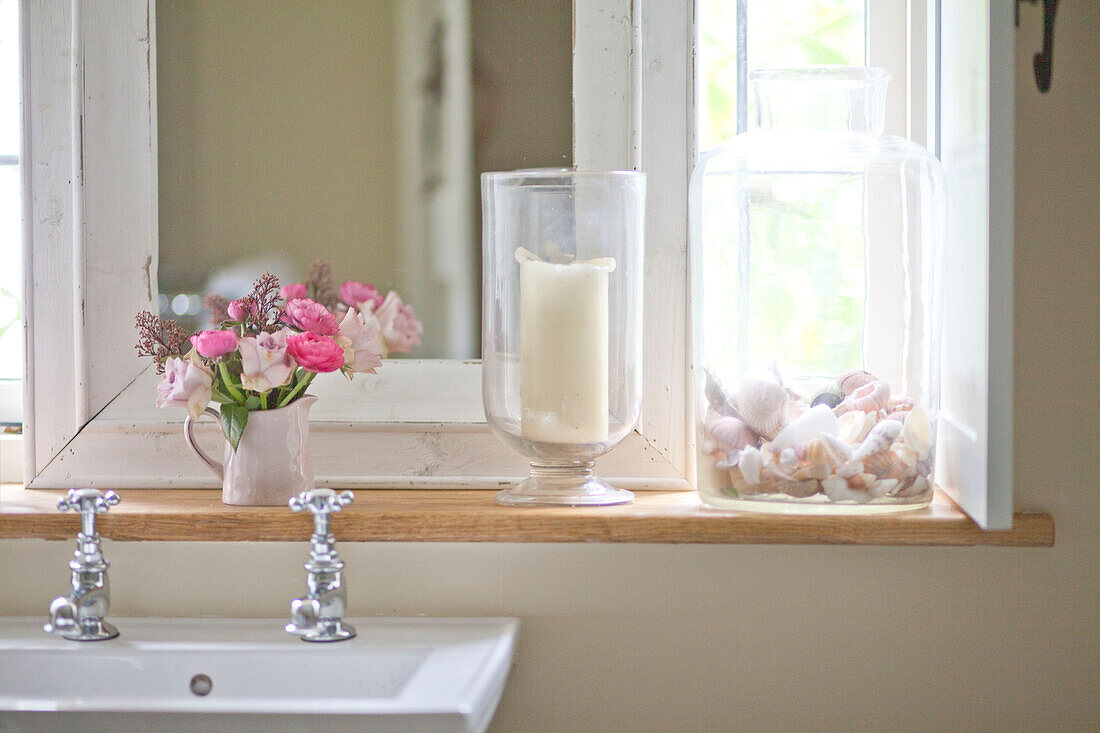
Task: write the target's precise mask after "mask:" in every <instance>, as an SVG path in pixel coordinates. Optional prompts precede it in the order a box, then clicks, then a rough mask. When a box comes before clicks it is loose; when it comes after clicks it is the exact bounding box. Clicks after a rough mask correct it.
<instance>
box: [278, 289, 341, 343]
mask: <svg viewBox="0 0 1100 733" xmlns="http://www.w3.org/2000/svg"><path fill="white" fill-rule="evenodd" d="M283 322H284V323H289V324H290V325H292V326H294V327H295V328H298V329H301V330H302V331H311V332H313V333H315V334H317V335H318V336H334V335H335V334H336V332H337V331H339V330H340V324H339V323H337V322H336V316H334V315H332V313H331V312H330V311H329V309H328V308H326V307H325V306H323V305H321V304H320V303H318V302H317V301H315V300H310V299H309V298H295V299H294V300H291V301H289V302H288V303H287V304H286V315H284V316H283Z"/></svg>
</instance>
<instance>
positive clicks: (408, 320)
mask: <svg viewBox="0 0 1100 733" xmlns="http://www.w3.org/2000/svg"><path fill="white" fill-rule="evenodd" d="M374 317H375V318H377V319H378V325H379V328H380V329H381V333H382V340H383V342H385V345H386V348H387V349H388V350H389V351H411V350H412V347H414V346H416V345H417V344H419V343H420V334H421V333H423V332H424V326H422V325H421V323H420V321H418V320H416V314H415V313H413V309H412V306H411V305H405V304H404V303H402V302H401V296H399V295H398V294H397V293H395V292H394V291H392V290H391V291H390V292H389V294H388V295H386V299H385V300H384V301H383V302H382V305H380V306H378V309H377V310H376V311H374Z"/></svg>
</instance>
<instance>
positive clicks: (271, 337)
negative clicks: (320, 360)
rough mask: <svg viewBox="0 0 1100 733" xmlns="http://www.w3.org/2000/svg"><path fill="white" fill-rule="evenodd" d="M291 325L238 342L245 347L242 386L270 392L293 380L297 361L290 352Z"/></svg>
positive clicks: (247, 337)
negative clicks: (288, 341)
mask: <svg viewBox="0 0 1100 733" xmlns="http://www.w3.org/2000/svg"><path fill="white" fill-rule="evenodd" d="M289 333H290V329H287V328H283V329H281V330H279V331H276V332H275V333H261V334H258V335H256V336H245V337H244V338H242V339H241V340H240V341H238V342H237V348H238V349H240V351H241V386H242V387H244V388H245V389H250V390H252V391H254V392H268V391H270V390H272V389H274V388H275V387H282V386H283V385H284V384H286V383H287V382H289V381H290V375H292V374H293V373H294V370H295V368H297V364H295V363H294V360H293V359H292V358H291V357H290V354H289V353H287V352H288V349H287V336H288V334H289Z"/></svg>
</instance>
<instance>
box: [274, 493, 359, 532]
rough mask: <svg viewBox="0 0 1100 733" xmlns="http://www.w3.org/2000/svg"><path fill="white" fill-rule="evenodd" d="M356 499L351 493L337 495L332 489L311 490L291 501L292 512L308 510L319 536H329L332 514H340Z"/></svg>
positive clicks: (292, 498)
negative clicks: (330, 516)
mask: <svg viewBox="0 0 1100 733" xmlns="http://www.w3.org/2000/svg"><path fill="white" fill-rule="evenodd" d="M354 499H355V494H353V493H352V492H350V491H343V492H340V493H337V492H335V491H333V490H332V489H320V488H318V489H310V490H309V491H303V492H302V493H300V494H298V495H297V496H293V497H291V499H290V509H291V511H295V512H300V511H304V510H306V509H308V510H309V511H311V512H313V521H314V524H315V525H316V531H317V534H321V535H324V534H328V517H329V514H331V513H332V512H338V511H340V510H341V509H343V508H344V507H346V506H347V505H348V504H350V503H351V502H352V501H353V500H354Z"/></svg>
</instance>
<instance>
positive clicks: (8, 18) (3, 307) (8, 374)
mask: <svg viewBox="0 0 1100 733" xmlns="http://www.w3.org/2000/svg"><path fill="white" fill-rule="evenodd" d="M18 34H19V15H18V6H17V4H16V0H0V379H20V378H22V376H23V334H22V329H21V328H20V315H21V314H20V307H19V298H20V295H21V293H22V267H21V259H22V257H21V252H20V241H21V235H22V231H21V229H22V215H21V212H20V203H19V182H20V181H19V166H18V165H17V163H18V155H19V118H20V113H19V35H18ZM3 419H4V416H3V415H0V421H2V420H3Z"/></svg>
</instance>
